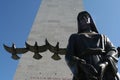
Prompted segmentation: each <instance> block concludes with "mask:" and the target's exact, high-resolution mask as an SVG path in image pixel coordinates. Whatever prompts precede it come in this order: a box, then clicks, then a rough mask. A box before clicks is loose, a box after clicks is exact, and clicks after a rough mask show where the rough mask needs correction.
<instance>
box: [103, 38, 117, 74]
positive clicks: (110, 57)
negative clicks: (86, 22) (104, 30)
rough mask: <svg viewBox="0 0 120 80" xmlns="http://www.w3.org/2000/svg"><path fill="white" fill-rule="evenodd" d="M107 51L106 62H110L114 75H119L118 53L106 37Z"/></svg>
mask: <svg viewBox="0 0 120 80" xmlns="http://www.w3.org/2000/svg"><path fill="white" fill-rule="evenodd" d="M105 50H106V53H107V54H106V60H107V61H108V65H109V66H111V68H112V70H113V72H114V73H117V71H118V69H117V62H118V51H117V49H116V48H115V47H114V45H113V44H112V43H111V41H110V40H109V38H107V37H106V44H105Z"/></svg>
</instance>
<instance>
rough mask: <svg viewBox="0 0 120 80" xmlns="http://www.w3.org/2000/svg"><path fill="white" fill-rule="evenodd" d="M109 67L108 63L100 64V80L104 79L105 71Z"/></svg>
mask: <svg viewBox="0 0 120 80" xmlns="http://www.w3.org/2000/svg"><path fill="white" fill-rule="evenodd" d="M107 65H108V62H103V63H100V64H99V67H100V69H99V72H98V75H99V78H102V77H103V75H104V71H105V69H106V67H107Z"/></svg>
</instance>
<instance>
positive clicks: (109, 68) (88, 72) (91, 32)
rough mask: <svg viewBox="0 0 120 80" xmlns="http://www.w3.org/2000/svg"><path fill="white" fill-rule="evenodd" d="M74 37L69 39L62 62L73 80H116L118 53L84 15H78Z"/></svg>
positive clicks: (117, 78) (81, 13)
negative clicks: (76, 30)
mask: <svg viewBox="0 0 120 80" xmlns="http://www.w3.org/2000/svg"><path fill="white" fill-rule="evenodd" d="M77 21H78V33H74V34H72V35H71V36H70V38H69V42H68V46H67V53H66V55H65V60H66V62H67V64H68V66H69V68H70V69H71V71H72V73H73V80H120V78H119V75H118V68H117V62H118V50H117V49H116V48H115V47H114V46H113V44H112V43H111V42H110V40H109V39H108V37H107V36H105V35H103V34H100V33H99V32H98V31H97V29H96V26H95V24H94V22H93V19H92V17H91V16H90V14H89V13H88V12H87V11H82V12H80V13H79V14H78V17H77Z"/></svg>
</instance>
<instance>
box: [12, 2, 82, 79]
mask: <svg viewBox="0 0 120 80" xmlns="http://www.w3.org/2000/svg"><path fill="white" fill-rule="evenodd" d="M83 10H84V8H83V2H82V0H42V3H41V5H40V8H39V10H38V13H37V15H36V18H35V20H34V23H33V26H32V28H31V32H30V34H29V36H28V40H27V42H28V43H29V44H31V45H34V43H35V41H37V42H38V45H44V44H45V39H46V38H47V39H48V41H49V42H50V43H51V44H52V45H54V46H55V45H56V44H57V42H59V44H60V47H61V48H66V47H67V43H68V38H69V36H70V35H71V34H72V33H76V32H77V15H78V13H79V12H80V11H83ZM40 54H41V55H42V56H43V57H42V59H40V60H35V59H33V57H32V56H33V53H32V52H27V53H26V54H23V55H22V57H21V59H20V61H19V64H18V68H17V70H16V74H15V76H14V80H72V73H71V71H70V69H69V68H68V66H67V64H66V62H65V59H64V55H61V58H62V59H61V60H59V61H55V60H53V59H51V56H52V55H53V53H51V52H50V51H46V52H43V53H40Z"/></svg>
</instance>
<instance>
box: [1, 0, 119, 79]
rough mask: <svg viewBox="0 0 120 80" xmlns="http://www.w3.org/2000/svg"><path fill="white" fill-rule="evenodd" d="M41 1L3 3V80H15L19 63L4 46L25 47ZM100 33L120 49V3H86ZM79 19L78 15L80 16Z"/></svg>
mask: <svg viewBox="0 0 120 80" xmlns="http://www.w3.org/2000/svg"><path fill="white" fill-rule="evenodd" d="M40 3H41V0H0V78H1V80H13V76H14V74H15V70H16V68H17V64H18V62H19V60H18V61H15V60H13V59H11V55H10V54H9V53H7V52H6V51H5V50H4V49H3V44H7V45H8V46H11V44H12V42H14V43H15V44H16V46H17V47H23V46H24V42H25V41H26V40H27V37H28V35H29V31H30V29H31V27H32V24H33V21H34V18H35V16H36V13H37V10H38V8H39V5H40ZM83 3H84V7H85V10H87V11H88V12H90V14H91V15H92V17H93V19H94V20H95V22H96V25H97V28H98V30H99V32H100V33H102V34H105V35H107V36H108V37H109V38H110V40H111V41H112V42H113V44H114V45H115V46H116V47H117V46H120V37H119V34H120V31H119V26H120V15H119V14H120V9H119V7H120V5H119V3H120V0H83ZM76 16H77V15H76Z"/></svg>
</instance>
